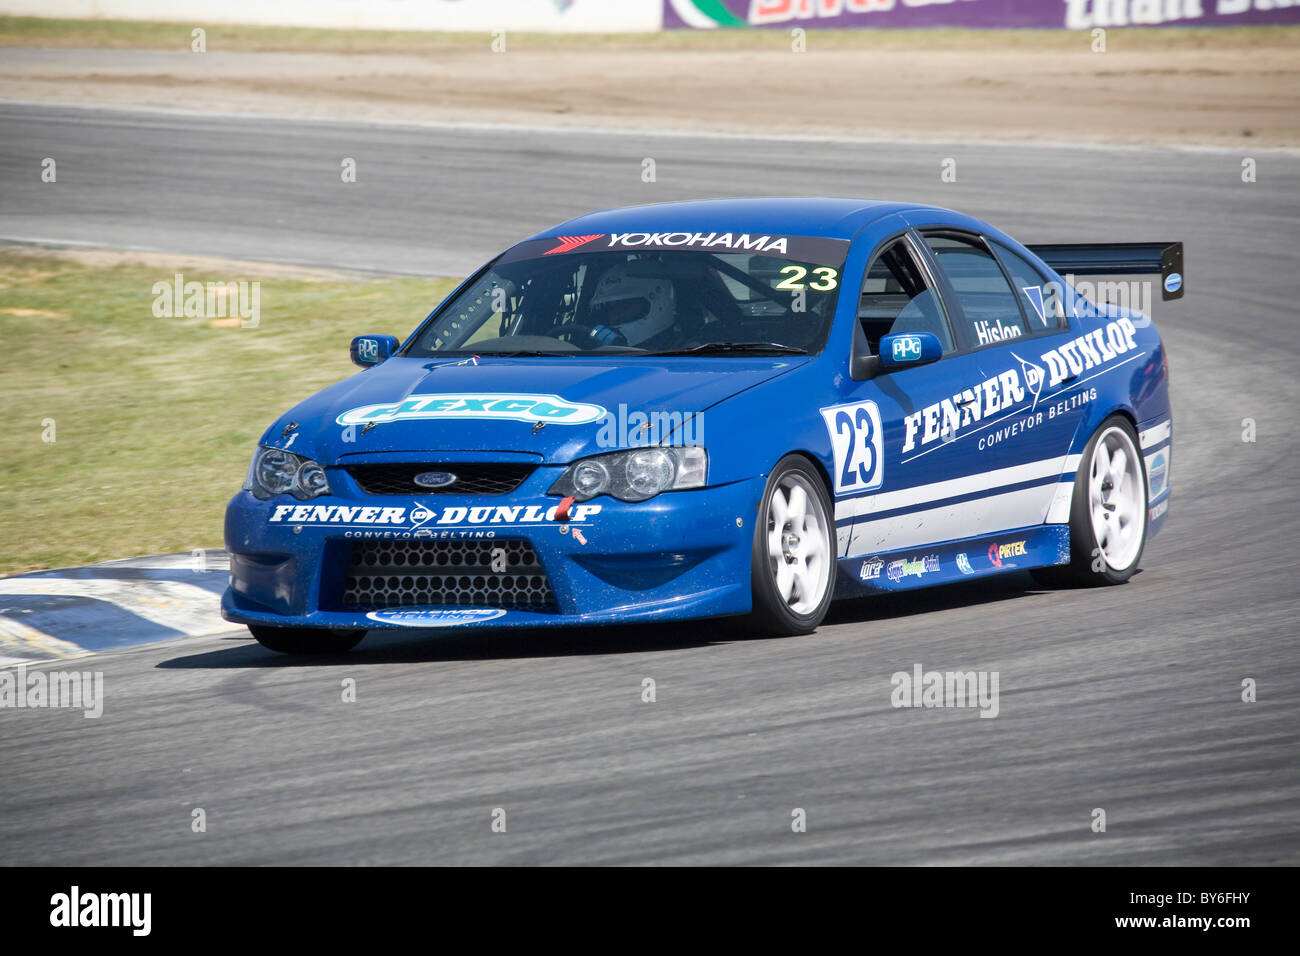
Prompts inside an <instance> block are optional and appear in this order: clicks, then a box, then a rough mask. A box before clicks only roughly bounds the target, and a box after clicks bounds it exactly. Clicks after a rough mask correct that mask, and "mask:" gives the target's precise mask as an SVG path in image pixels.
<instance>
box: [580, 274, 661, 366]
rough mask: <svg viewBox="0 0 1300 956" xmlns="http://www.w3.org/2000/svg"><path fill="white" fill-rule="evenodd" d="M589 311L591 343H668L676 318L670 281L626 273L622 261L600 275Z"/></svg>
mask: <svg viewBox="0 0 1300 956" xmlns="http://www.w3.org/2000/svg"><path fill="white" fill-rule="evenodd" d="M590 315H591V325H592V330H591V341H592V345H593V346H601V345H627V346H633V347H636V348H644V349H655V348H659V347H667V346H670V345H672V341H673V339H674V335H673V329H674V324H675V321H676V318H677V304H676V300H675V297H674V295H673V284H672V282H671V281H669V280H668V279H666V278H663V277H662V276H635V275H629V274H628V268H627V266H626V265H623V264H620V265H616V266H614V267H613V268H611V269H610V270H609V271H608V272H606V273H605V274H604V275H603V276H601V277H600V281H599V282H598V283H597V285H596V291H595V294H594V295H592V298H591V305H590Z"/></svg>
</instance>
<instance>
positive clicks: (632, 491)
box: [548, 446, 709, 501]
mask: <svg viewBox="0 0 1300 956" xmlns="http://www.w3.org/2000/svg"><path fill="white" fill-rule="evenodd" d="M708 465H709V456H708V453H707V452H706V451H705V450H704V449H703V448H699V447H696V446H688V447H684V448H677V447H671V448H658V447H652V448H634V449H632V450H630V451H615V452H610V453H609V454H608V455H596V456H595V457H594V458H584V459H583V460H582V461H576V462H574V463H573V464H572V465H570V466H569V467H568V469H566V470H565V472H564V474H562V475H561V476H560V477H559V479H557V480H556V482H555V484H553V485H551V490H550V491H549V492H548V494H552V495H564V496H566V497H572V498H573V499H574V500H575V501H586V500H588V499H589V498H594V497H596V496H597V495H611V496H613V497H615V498H618V499H619V500H620V501H645V500H646V499H647V498H653V497H654V496H655V495H657V494H659V493H660V492H663V491H676V490H678V489H681V488H703V487H704V479H705V477H706V475H707V473H708Z"/></svg>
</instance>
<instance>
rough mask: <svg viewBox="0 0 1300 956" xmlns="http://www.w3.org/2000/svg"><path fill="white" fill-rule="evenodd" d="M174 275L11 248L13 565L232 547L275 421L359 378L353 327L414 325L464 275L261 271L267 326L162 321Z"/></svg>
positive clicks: (2, 563) (8, 377) (3, 411)
mask: <svg viewBox="0 0 1300 956" xmlns="http://www.w3.org/2000/svg"><path fill="white" fill-rule="evenodd" d="M171 275H172V270H170V269H168V268H164V267H152V266H145V265H120V266H115V267H112V268H103V267H92V266H88V265H83V264H80V263H78V262H76V261H69V260H68V259H66V258H62V257H56V256H50V255H33V254H32V253H31V252H28V251H22V250H12V249H11V250H0V340H2V341H3V342H4V343H5V353H6V354H5V356H4V361H3V365H0V419H2V420H3V421H4V422H5V428H4V429H3V431H0V514H2V515H3V521H2V522H0V574H3V573H13V572H16V571H22V570H28V569H33V568H42V567H60V566H66V565H73V564H85V563H88V562H92V561H102V560H107V559H110V558H119V557H127V556H131V555H139V554H160V553H168V552H174V551H185V550H189V549H191V548H202V547H219V546H220V545H221V537H222V514H223V508H224V505H225V502H226V501H227V500H228V499H229V497H230V496H231V495H232V494H233V493H234V492H235V491H236V490H238V488H239V486H240V484H241V483H242V481H243V479H244V473H245V470H246V469H247V467H248V460H249V458H250V457H251V455H252V452H253V448H254V445H255V444H256V441H257V439H258V437H260V435H261V433H262V431H263V430H264V429H265V428H266V426H267V425H268V424H270V422H271V421H272V420H273V419H274V418H275V417H276V416H277V415H279V414H280V413H281V412H283V411H284V410H285V409H286V408H288V407H290V406H291V405H293V404H294V403H296V402H298V401H300V400H301V399H303V398H306V397H307V396H308V395H310V394H311V393H312V392H314V391H316V390H317V389H319V388H321V387H323V386H324V385H327V384H329V383H331V382H335V381H338V380H339V379H341V378H343V377H344V376H346V375H348V374H350V373H351V372H353V371H355V367H354V366H353V365H352V364H351V363H350V362H349V360H348V342H349V340H350V339H351V337H352V336H353V335H356V334H359V333H361V332H391V333H393V334H397V335H402V334H404V333H405V332H407V331H409V330H410V329H411V328H413V327H414V326H415V324H416V323H417V322H418V321H419V320H420V319H421V318H423V317H424V316H425V315H426V314H427V313H428V311H429V309H430V308H431V307H432V305H434V304H436V303H437V302H438V301H439V300H441V298H442V297H443V296H444V295H445V294H446V293H447V292H448V291H450V288H451V285H452V281H451V280H446V279H407V278H392V279H390V278H384V279H370V278H356V279H350V278H346V277H344V278H339V279H329V280H314V279H284V278H267V277H262V278H261V279H260V281H261V322H260V325H259V326H258V327H257V328H239V327H233V328H230V327H213V326H212V320H211V319H206V318H203V319H200V318H179V319H177V318H155V317H154V315H153V310H152V306H153V302H154V295H153V293H152V291H151V290H152V286H153V284H154V283H155V282H158V281H160V280H163V281H170V280H171ZM250 278H251V277H250V276H247V275H239V274H221V275H213V274H205V273H200V272H190V271H186V273H185V279H186V280H187V281H188V280H199V281H221V282H225V281H230V280H240V279H250ZM29 311H31V312H35V313H37V314H25V313H26V312H29ZM45 419H53V420H54V423H55V434H54V437H55V441H54V442H53V443H52V444H49V443H46V442H44V441H43V440H42V433H43V430H44V426H43V422H44V420H45Z"/></svg>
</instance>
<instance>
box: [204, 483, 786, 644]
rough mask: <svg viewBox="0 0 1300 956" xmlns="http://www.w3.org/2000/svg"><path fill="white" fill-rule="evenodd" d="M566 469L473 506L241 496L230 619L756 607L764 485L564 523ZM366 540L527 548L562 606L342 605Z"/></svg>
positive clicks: (606, 501)
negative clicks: (558, 487)
mask: <svg viewBox="0 0 1300 956" xmlns="http://www.w3.org/2000/svg"><path fill="white" fill-rule="evenodd" d="M562 471H563V469H562V468H547V467H542V468H538V469H537V471H536V472H535V473H534V474H533V475H532V476H530V478H529V479H528V480H526V481H525V482H524V484H523V485H521V486H520V488H519V489H516V491H515V492H513V493H511V494H505V495H485V496H475V497H462V496H454V495H433V494H430V495H415V496H411V497H407V496H398V495H365V494H363V493H361V492H360V490H359V489H358V488H356V487H355V486H351V487H346V486H345V487H343V488H341V489H340V491H341V493H340V494H338V495H335V496H323V497H320V498H316V499H313V500H312V501H310V502H300V501H297V500H296V499H294V498H292V497H289V496H287V495H282V496H278V497H276V498H272V499H270V500H267V501H262V500H259V499H257V498H255V497H254V496H253V495H252V494H251V493H249V492H247V491H241V492H239V493H238V494H237V495H235V497H234V498H232V499H231V501H230V503H229V505H228V506H227V508H226V524H225V537H226V549H227V550H228V551H229V552H230V586H229V587H228V588H227V589H226V592H225V594H224V596H223V597H222V601H221V611H222V616H223V617H225V618H226V619H227V620H229V621H233V622H236V623H240V624H254V625H268V626H278V627H321V628H338V629H356V628H366V629H374V628H397V627H420V628H429V629H440V628H443V627H451V626H454V627H456V628H457V629H460V628H463V627H557V626H570V625H595V624H615V623H634V622H646V621H654V620H683V619H688V618H704V617H720V616H724V615H732V614H744V613H746V612H748V611H749V610H750V607H751V603H750V602H751V592H750V557H751V549H752V544H753V534H754V527H753V523H754V520H755V516H756V515H757V513H758V504H759V500H760V498H761V496H762V492H763V486H764V479H762V478H753V479H749V480H746V481H741V482H736V483H733V484H728V485H721V486H718V487H713V488H703V489H698V490H692V491H675V492H668V493H665V494H661V495H659V496H657V497H655V498H652V499H650V500H649V501H644V502H637V503H628V502H621V501H618V500H616V499H613V498H608V497H601V498H596V499H593V500H591V501H589V502H584V503H581V504H575V505H574V506H573V507H572V508H571V509H570V520H568V521H562V520H556V519H555V517H554V509H555V507H556V505H558V504H559V499H558V498H555V497H553V496H546V495H545V489H546V488H548V487H549V486H550V483H551V482H553V481H554V479H555V478H556V477H557V476H558V475H559V474H560V473H561V472H562ZM331 481H332V482H333V481H334V479H333V477H332V478H331ZM343 484H345V485H346V483H343ZM336 487H337V485H336ZM399 510H400V512H401V514H400V515H399V514H398V511H399ZM366 541H383V542H389V541H391V542H419V541H474V542H487V543H491V542H493V541H502V542H507V541H515V542H518V541H523V542H526V543H527V544H528V545H531V547H532V549H533V551H534V553H535V554H536V557H537V560H538V562H539V563H540V564H541V566H542V569H543V571H544V573H545V575H546V577H547V578H548V579H549V583H550V588H551V592H552V593H553V595H554V601H553V602H552V603H551V604H550V606H548V607H547V608H545V609H537V608H527V609H517V608H512V607H506V608H504V609H503V610H502V611H497V610H495V609H493V610H492V611H491V613H489V612H488V611H487V610H483V609H484V608H490V607H493V605H490V604H484V603H470V604H464V603H457V604H448V605H437V604H428V603H423V604H421V603H408V601H407V600H402V601H401V602H400V603H396V602H395V603H393V604H391V610H399V611H401V612H402V613H400V614H395V613H391V612H390V611H385V610H384V609H382V608H375V607H369V606H367V607H356V606H345V604H344V601H343V594H344V590H345V582H346V580H347V578H348V574H349V567H350V563H351V560H352V553H353V547H354V546H355V545H356V544H357V543H358V542H366ZM469 573H471V574H472V573H473V572H472V571H471V572H469ZM412 611H414V612H416V613H410V612H412ZM447 611H455V612H456V613H450V614H449V613H445V612H447ZM466 611H468V613H464V612H466ZM372 614H374V615H378V617H376V616H372Z"/></svg>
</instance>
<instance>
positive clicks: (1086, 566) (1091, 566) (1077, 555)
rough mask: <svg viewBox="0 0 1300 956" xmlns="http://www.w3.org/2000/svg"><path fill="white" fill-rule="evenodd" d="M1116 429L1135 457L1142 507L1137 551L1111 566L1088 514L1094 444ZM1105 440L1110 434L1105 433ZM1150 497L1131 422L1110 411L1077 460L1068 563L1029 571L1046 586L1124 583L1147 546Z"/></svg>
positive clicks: (1102, 585)
mask: <svg viewBox="0 0 1300 956" xmlns="http://www.w3.org/2000/svg"><path fill="white" fill-rule="evenodd" d="M1115 431H1118V432H1121V433H1123V434H1124V435H1126V436H1127V437H1128V446H1129V448H1130V449H1131V454H1132V455H1134V456H1136V457H1135V462H1134V464H1135V466H1136V469H1137V474H1138V475H1140V477H1141V482H1140V484H1141V501H1140V505H1141V507H1140V508H1139V509H1138V513H1139V514H1140V520H1141V530H1140V533H1139V540H1138V541H1137V546H1136V552H1135V553H1134V554H1133V556H1132V558H1131V560H1127V563H1125V564H1123V566H1121V567H1115V566H1112V565H1111V563H1110V562H1109V560H1108V559H1107V557H1106V555H1105V553H1104V552H1103V550H1102V547H1101V545H1100V543H1099V542H1098V540H1097V534H1096V532H1095V531H1094V529H1093V519H1092V514H1091V508H1092V503H1091V497H1090V496H1091V484H1090V482H1091V477H1092V468H1093V457H1094V455H1095V453H1096V450H1097V444H1098V442H1099V441H1101V439H1102V438H1103V436H1111V435H1112V433H1113V432H1115ZM1108 440H1110V439H1109V437H1108ZM1150 499H1151V489H1150V485H1149V484H1148V480H1147V470H1146V460H1145V459H1144V458H1143V457H1142V450H1141V445H1140V444H1139V443H1138V436H1137V432H1136V431H1135V430H1134V428H1133V424H1132V422H1130V421H1129V420H1128V418H1126V417H1125V416H1123V415H1112V416H1111V417H1110V418H1108V419H1106V420H1105V421H1104V422H1102V423H1101V425H1100V427H1098V429H1097V431H1096V432H1094V433H1093V436H1092V438H1090V439H1089V440H1088V445H1087V447H1086V448H1084V450H1083V456H1082V457H1081V459H1080V461H1079V471H1078V473H1077V474H1076V475H1075V477H1074V497H1073V499H1072V500H1071V502H1070V563H1069V564H1061V565H1056V566H1054V567H1050V568H1036V569H1034V570H1033V571H1032V572H1031V573H1032V574H1033V576H1034V579H1035V580H1036V581H1038V583H1039V584H1043V585H1046V586H1048V587H1104V586H1107V585H1112V584H1123V583H1124V582H1125V581H1127V580H1128V579H1129V578H1131V577H1132V576H1133V575H1134V574H1135V573H1137V569H1138V565H1139V564H1140V563H1141V561H1142V552H1143V551H1144V550H1145V549H1146V536H1147V508H1148V507H1149V503H1150Z"/></svg>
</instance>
